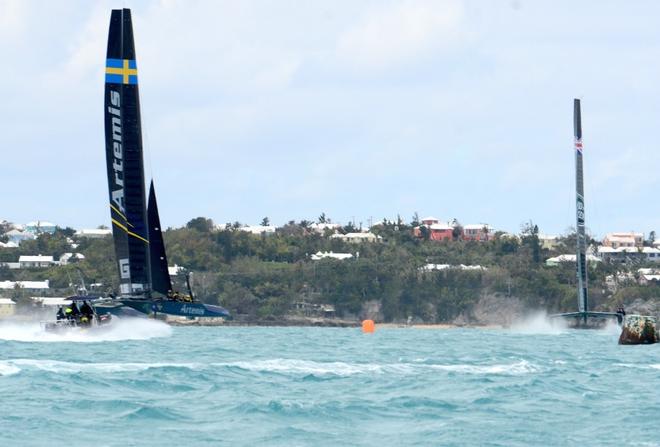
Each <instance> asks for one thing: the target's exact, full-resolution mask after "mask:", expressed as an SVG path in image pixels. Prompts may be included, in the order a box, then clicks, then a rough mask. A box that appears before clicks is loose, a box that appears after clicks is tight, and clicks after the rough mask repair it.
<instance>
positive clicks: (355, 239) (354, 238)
mask: <svg viewBox="0 0 660 447" xmlns="http://www.w3.org/2000/svg"><path fill="white" fill-rule="evenodd" d="M330 237H331V238H333V239H339V240H342V241H346V242H352V243H359V242H378V241H380V240H381V239H383V238H382V237H381V236H376V235H375V234H373V233H346V234H339V233H337V234H333V235H332V236H330Z"/></svg>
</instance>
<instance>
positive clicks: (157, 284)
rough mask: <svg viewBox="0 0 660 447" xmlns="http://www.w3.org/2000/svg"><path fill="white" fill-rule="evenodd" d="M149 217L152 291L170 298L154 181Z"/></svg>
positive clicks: (151, 185)
mask: <svg viewBox="0 0 660 447" xmlns="http://www.w3.org/2000/svg"><path fill="white" fill-rule="evenodd" d="M147 216H148V221H149V253H150V256H151V289H152V291H153V292H154V293H158V294H160V295H162V296H168V294H170V293H171V292H172V280H171V279H170V273H169V271H168V269H167V255H166V254H165V243H164V242H163V233H162V231H161V228H160V217H159V216H158V203H157V202H156V191H155V189H154V182H153V180H152V181H151V184H150V185H149V204H148V206H147Z"/></svg>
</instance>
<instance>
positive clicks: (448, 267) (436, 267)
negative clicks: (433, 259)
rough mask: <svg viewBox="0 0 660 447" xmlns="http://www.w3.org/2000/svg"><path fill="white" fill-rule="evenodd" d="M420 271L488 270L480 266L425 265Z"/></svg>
mask: <svg viewBox="0 0 660 447" xmlns="http://www.w3.org/2000/svg"><path fill="white" fill-rule="evenodd" d="M420 270H422V271H425V272H432V271H437V270H488V269H487V268H486V267H483V266H481V265H463V264H458V265H452V264H426V265H425V266H423V267H420Z"/></svg>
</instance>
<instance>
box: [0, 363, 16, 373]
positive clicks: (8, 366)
mask: <svg viewBox="0 0 660 447" xmlns="http://www.w3.org/2000/svg"><path fill="white" fill-rule="evenodd" d="M20 371H21V368H19V367H18V366H16V365H13V364H12V363H11V362H9V361H0V376H11V375H12V374H16V373H19V372H20Z"/></svg>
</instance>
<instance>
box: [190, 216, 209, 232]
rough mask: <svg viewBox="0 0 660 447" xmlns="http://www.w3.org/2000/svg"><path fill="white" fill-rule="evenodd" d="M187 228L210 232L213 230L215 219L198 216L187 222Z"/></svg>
mask: <svg viewBox="0 0 660 447" xmlns="http://www.w3.org/2000/svg"><path fill="white" fill-rule="evenodd" d="M186 228H189V229H191V230H197V231H199V232H200V233H209V232H211V231H212V230H213V221H212V220H211V219H207V218H205V217H196V218H194V219H192V220H191V221H190V222H188V223H187V224H186Z"/></svg>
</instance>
